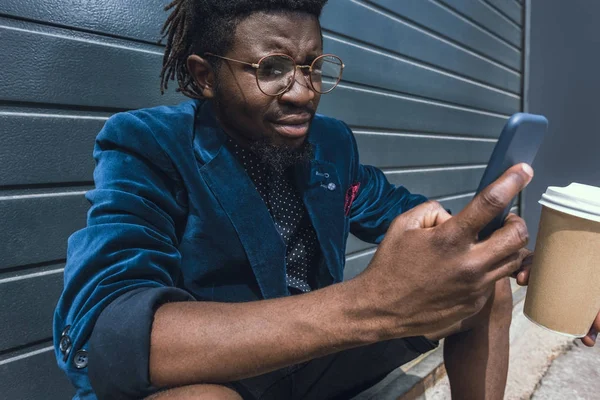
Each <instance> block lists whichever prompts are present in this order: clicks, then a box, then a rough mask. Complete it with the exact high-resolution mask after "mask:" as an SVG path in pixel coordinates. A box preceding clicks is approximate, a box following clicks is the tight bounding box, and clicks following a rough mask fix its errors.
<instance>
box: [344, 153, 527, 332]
mask: <svg viewBox="0 0 600 400" xmlns="http://www.w3.org/2000/svg"><path fill="white" fill-rule="evenodd" d="M532 176H533V171H532V170H531V168H530V167H529V166H527V165H525V164H520V165H517V166H514V167H512V168H511V169H509V170H508V171H507V172H506V173H505V174H504V175H502V177H500V179H498V180H497V181H496V182H494V183H493V184H492V185H490V186H489V187H488V188H487V189H486V190H484V191H483V192H482V193H480V194H479V195H478V196H476V197H475V198H474V199H473V200H472V201H471V202H470V203H469V204H468V205H467V207H466V208H465V209H464V210H463V211H462V212H461V213H460V214H458V215H457V216H456V217H450V215H448V214H447V213H446V211H445V210H444V209H443V208H442V207H441V206H440V205H439V204H438V203H435V202H430V203H426V204H423V205H421V206H419V207H416V208H414V209H413V210H411V211H409V212H407V213H405V214H402V215H401V216H399V217H398V218H397V219H396V220H395V221H394V223H393V224H392V226H391V227H390V229H389V230H388V233H387V234H386V237H385V239H384V240H383V242H382V243H381V245H380V246H379V248H378V250H377V252H376V254H375V256H374V258H373V260H372V262H371V264H370V265H369V267H368V268H367V269H366V270H365V271H364V272H363V273H362V274H361V275H359V276H358V277H357V278H356V279H358V280H361V281H362V282H361V287H362V288H363V289H364V290H365V294H367V296H366V297H365V298H366V299H367V301H372V304H371V306H372V308H373V312H374V314H375V315H376V316H377V317H378V318H377V317H376V319H378V325H380V326H383V327H384V331H385V332H386V333H387V335H386V336H388V337H389V338H393V337H398V336H407V335H410V336H413V335H425V334H428V333H431V332H435V331H440V330H442V329H444V328H447V327H449V326H451V325H453V324H455V323H457V322H459V321H461V320H463V319H465V318H467V317H470V316H472V315H474V314H476V313H477V312H478V311H480V310H481V308H482V307H483V306H484V305H485V304H486V303H487V301H488V299H489V297H490V294H491V293H492V290H493V287H494V285H495V283H496V281H498V280H500V279H502V278H504V277H507V276H510V275H512V274H513V273H514V272H515V271H516V270H518V269H519V268H520V267H521V264H522V261H523V259H524V258H525V256H526V255H527V252H524V251H522V249H523V247H524V246H525V245H526V244H527V242H528V232H527V227H526V226H525V223H524V221H523V220H522V219H521V218H519V217H518V216H516V215H514V214H512V215H510V216H509V217H508V218H507V219H506V222H505V225H504V226H503V227H502V228H501V229H499V230H498V231H496V232H495V233H494V234H493V235H492V236H490V237H489V238H487V239H486V240H484V241H482V242H479V241H478V240H477V234H478V232H479V231H480V230H481V229H482V228H483V227H485V226H486V225H487V224H488V223H489V222H490V221H491V220H492V219H493V218H494V217H495V216H496V215H497V214H498V213H500V212H501V211H502V210H503V209H504V208H505V207H506V206H507V205H508V204H509V203H510V201H511V200H512V199H513V198H514V197H515V196H516V195H517V194H518V193H519V192H520V191H521V190H523V188H525V186H527V184H528V183H529V182H530V181H531V178H532Z"/></svg>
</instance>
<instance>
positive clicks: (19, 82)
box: [0, 19, 183, 109]
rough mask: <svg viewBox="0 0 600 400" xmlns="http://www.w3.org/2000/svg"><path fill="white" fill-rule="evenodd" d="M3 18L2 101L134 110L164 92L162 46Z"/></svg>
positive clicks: (162, 99)
mask: <svg viewBox="0 0 600 400" xmlns="http://www.w3.org/2000/svg"><path fill="white" fill-rule="evenodd" d="M100 39H101V38H98V37H96V36H94V35H87V34H82V33H73V32H69V31H67V30H64V29H58V28H50V27H39V26H34V25H33V24H30V23H22V22H20V21H16V22H15V21H9V20H6V19H0V48H1V49H3V51H4V52H7V53H9V54H11V57H0V70H2V71H3V73H2V74H1V75H0V87H2V88H3V90H2V91H1V92H0V100H4V101H14V102H32V103H49V104H68V105H76V106H87V107H105V108H119V109H133V108H140V107H149V106H154V105H159V104H176V103H178V102H179V101H181V100H182V99H183V97H182V96H180V95H178V94H175V93H174V91H170V92H169V93H167V94H165V96H161V94H160V90H159V86H160V79H159V73H160V67H161V62H162V53H161V52H162V48H160V47H157V46H149V45H141V44H134V43H130V44H128V43H127V42H125V41H121V40H116V39H111V40H109V39H103V38H102V40H100Z"/></svg>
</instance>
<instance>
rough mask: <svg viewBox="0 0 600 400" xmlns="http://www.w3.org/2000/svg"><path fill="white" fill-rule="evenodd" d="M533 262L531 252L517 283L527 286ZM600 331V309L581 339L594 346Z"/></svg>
mask: <svg viewBox="0 0 600 400" xmlns="http://www.w3.org/2000/svg"><path fill="white" fill-rule="evenodd" d="M532 264H533V254H531V255H530V256H529V257H528V258H527V259H526V260H524V261H523V267H522V269H521V270H520V271H519V272H518V273H517V274H516V278H517V283H518V284H519V285H521V286H527V285H528V284H529V275H530V271H531V265H532ZM598 332H600V311H599V312H598V315H597V316H596V319H595V320H594V322H593V323H592V327H591V328H590V331H589V332H588V334H587V335H586V336H585V337H584V338H582V339H581V342H582V343H583V344H584V345H586V346H587V347H594V346H595V345H596V339H597V338H598Z"/></svg>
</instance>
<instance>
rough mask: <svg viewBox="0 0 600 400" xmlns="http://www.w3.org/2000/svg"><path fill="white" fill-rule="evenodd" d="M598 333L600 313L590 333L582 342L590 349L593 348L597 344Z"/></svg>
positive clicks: (599, 330)
mask: <svg viewBox="0 0 600 400" xmlns="http://www.w3.org/2000/svg"><path fill="white" fill-rule="evenodd" d="M598 332H600V313H598V316H597V317H596V319H595V320H594V322H593V324H592V327H591V328H590V331H589V333H588V334H587V335H586V336H585V337H584V338H583V339H581V342H582V343H583V344H584V345H586V346H588V347H593V346H594V345H595V344H596V340H597V338H598Z"/></svg>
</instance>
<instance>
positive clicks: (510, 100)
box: [325, 34, 521, 114]
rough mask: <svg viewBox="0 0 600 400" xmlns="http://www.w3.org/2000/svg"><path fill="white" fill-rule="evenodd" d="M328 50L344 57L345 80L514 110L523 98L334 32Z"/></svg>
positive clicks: (328, 38) (328, 37)
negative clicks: (339, 35) (338, 35)
mask: <svg viewBox="0 0 600 400" xmlns="http://www.w3.org/2000/svg"><path fill="white" fill-rule="evenodd" d="M325 51H326V52H328V53H334V54H337V55H338V56H339V57H341V58H342V59H343V60H344V63H345V64H346V68H345V69H344V80H345V81H348V82H356V83H361V84H365V85H369V86H372V87H377V88H381V89H386V90H390V91H396V92H401V93H407V94H413V95H417V96H420V97H427V98H431V99H437V100H441V101H447V102H450V103H456V104H461V105H464V106H469V107H473V108H478V109H486V110H490V111H495V112H499V113H506V114H512V113H514V112H516V111H517V110H519V107H520V105H521V98H520V97H519V96H517V95H515V94H512V93H510V92H506V91H502V90H500V89H496V88H493V87H490V86H486V85H484V84H481V83H479V82H476V81H472V80H469V79H466V78H463V77H460V76H457V75H452V74H448V73H447V72H444V71H443V70H440V69H435V68H433V67H427V66H425V65H422V64H417V63H415V62H413V61H410V60H408V59H406V58H403V57H400V56H397V55H395V54H392V53H389V52H385V51H383V50H378V49H374V48H372V47H369V46H365V45H362V44H360V43H356V42H352V41H351V40H349V39H347V38H341V37H337V36H335V35H334V34H327V35H325Z"/></svg>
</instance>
